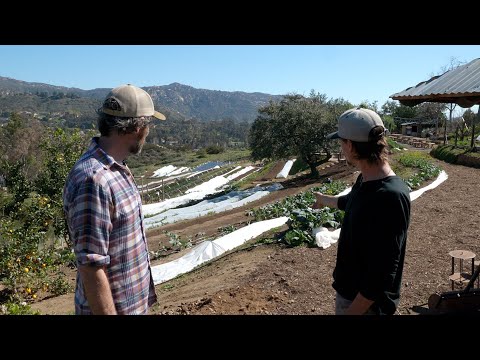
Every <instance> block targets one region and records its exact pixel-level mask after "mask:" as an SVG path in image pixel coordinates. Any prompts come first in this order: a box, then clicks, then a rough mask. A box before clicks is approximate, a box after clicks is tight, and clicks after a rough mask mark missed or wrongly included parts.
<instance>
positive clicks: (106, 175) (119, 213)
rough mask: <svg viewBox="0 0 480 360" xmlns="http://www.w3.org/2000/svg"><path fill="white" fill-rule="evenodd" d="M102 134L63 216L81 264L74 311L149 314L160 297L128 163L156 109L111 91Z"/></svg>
mask: <svg viewBox="0 0 480 360" xmlns="http://www.w3.org/2000/svg"><path fill="white" fill-rule="evenodd" d="M98 114H99V117H98V129H99V131H100V134H101V136H100V137H95V138H93V139H92V142H91V144H90V147H89V149H88V150H87V151H86V152H85V153H84V154H83V155H82V157H81V158H80V159H79V160H78V161H77V163H76V164H75V166H74V167H73V169H72V170H71V172H70V174H69V176H68V178H67V181H66V184H65V187H64V191H63V203H64V212H65V216H66V219H67V224H68V230H69V233H70V238H71V240H72V243H73V246H74V252H75V256H76V260H77V267H78V272H77V283H76V289H75V313H76V314H95V315H97V314H102V315H106V314H112V315H113V314H146V313H147V312H148V308H149V306H151V305H152V304H154V303H155V302H156V300H157V298H156V295H155V288H154V285H153V279H152V275H151V269H150V259H149V255H148V247H147V239H146V237H145V229H144V226H143V214H142V202H141V198H140V195H139V192H138V189H137V186H136V184H135V181H134V179H133V175H132V173H131V172H130V169H129V168H128V167H127V165H126V164H125V162H124V160H125V159H126V158H127V156H128V155H130V154H138V153H140V151H141V150H142V147H143V144H144V143H145V138H146V137H147V135H148V132H149V122H150V121H151V117H155V118H157V119H160V120H165V116H164V115H163V114H161V113H159V112H157V111H155V110H154V107H153V101H152V99H151V97H150V95H149V94H148V93H147V92H146V91H144V90H142V89H140V88H138V87H135V86H133V85H130V84H128V85H123V86H119V87H117V88H115V89H113V90H112V91H111V92H110V93H109V94H108V95H107V98H106V99H105V101H104V103H103V106H102V108H100V109H99V111H98Z"/></svg>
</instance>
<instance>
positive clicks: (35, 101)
mask: <svg viewBox="0 0 480 360" xmlns="http://www.w3.org/2000/svg"><path fill="white" fill-rule="evenodd" d="M143 89H145V90H146V91H147V92H148V93H149V94H150V95H151V96H152V99H153V101H154V103H155V106H156V107H157V108H158V110H159V111H163V112H164V113H165V114H166V115H167V116H169V118H170V119H172V120H177V119H178V120H180V119H191V118H195V119H197V120H202V121H213V120H223V119H232V120H233V121H235V122H242V121H248V122H252V121H253V120H254V119H255V117H256V116H257V109H258V108H259V107H260V106H263V105H266V104H267V103H268V102H269V100H278V99H280V98H281V96H279V95H269V94H264V93H258V92H256V93H246V92H240V91H235V92H229V91H217V90H206V89H197V88H194V87H191V86H187V85H182V84H179V83H173V84H169V85H163V86H148V87H144V88H143ZM108 91H109V89H107V88H97V89H92V90H82V89H78V88H69V87H64V86H55V85H49V84H42V83H34V82H26V81H20V80H16V79H11V78H7V77H1V76H0V114H2V116H5V114H8V113H10V112H12V111H16V112H19V111H29V112H32V113H40V114H41V115H43V116H48V115H51V114H52V113H58V114H64V113H70V114H76V115H79V116H81V115H85V116H86V117H90V116H93V115H94V110H95V109H97V108H98V107H99V106H100V105H101V101H102V99H103V98H104V97H105V95H106V94H107V93H108Z"/></svg>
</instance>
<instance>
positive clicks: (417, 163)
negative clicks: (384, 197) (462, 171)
mask: <svg viewBox="0 0 480 360" xmlns="http://www.w3.org/2000/svg"><path fill="white" fill-rule="evenodd" d="M398 161H399V162H400V163H401V164H402V165H403V166H406V167H410V168H417V169H419V170H420V171H419V172H417V173H415V174H414V175H412V176H410V177H409V178H407V179H404V181H405V183H406V184H407V186H408V187H409V188H410V190H413V189H416V188H418V187H419V186H420V185H421V183H422V182H424V181H426V180H429V179H432V178H434V177H436V176H438V174H439V173H440V171H441V169H440V168H439V167H438V166H436V165H435V164H433V163H432V162H431V161H429V160H428V156H427V155H426V154H424V153H421V152H418V151H417V152H414V151H412V152H408V153H404V154H402V156H400V158H399V159H398Z"/></svg>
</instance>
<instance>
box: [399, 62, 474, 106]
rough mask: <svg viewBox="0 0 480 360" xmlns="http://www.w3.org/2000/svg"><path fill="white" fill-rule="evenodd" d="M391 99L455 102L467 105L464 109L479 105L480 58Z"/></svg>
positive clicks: (410, 88)
mask: <svg viewBox="0 0 480 360" xmlns="http://www.w3.org/2000/svg"><path fill="white" fill-rule="evenodd" d="M390 98H392V99H394V100H401V101H400V102H402V100H407V101H408V100H423V101H432V102H454V103H458V104H459V105H460V106H464V105H465V106H464V107H471V106H473V105H474V104H478V103H480V58H478V59H475V60H472V61H470V62H469V63H468V64H465V65H462V66H459V67H458V68H456V69H453V70H449V71H447V72H446V73H444V74H442V75H440V76H434V77H432V78H431V79H429V80H427V81H422V82H421V83H419V84H417V85H416V86H414V87H409V88H407V89H405V90H403V91H401V92H398V93H396V94H393V95H391V96H390ZM459 100H460V101H459ZM420 102H422V101H416V103H420ZM412 103H415V101H413V102H412ZM469 104H470V105H469Z"/></svg>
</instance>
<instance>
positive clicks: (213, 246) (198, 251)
mask: <svg viewBox="0 0 480 360" xmlns="http://www.w3.org/2000/svg"><path fill="white" fill-rule="evenodd" d="M287 220H288V217H287V216H283V217H280V218H276V219H270V220H264V221H259V222H256V223H254V224H251V225H249V226H246V227H243V228H241V229H239V230H236V231H233V232H231V233H230V234H227V235H225V236H222V237H220V238H218V239H216V240H214V241H204V242H202V243H201V244H198V245H197V246H195V247H194V248H192V249H191V250H190V251H189V252H188V253H187V254H185V255H184V256H182V257H181V258H179V259H177V260H174V261H170V262H168V263H165V264H161V265H156V266H152V277H153V283H154V284H155V285H158V284H161V283H162V282H165V281H167V280H170V279H173V278H174V277H176V276H178V275H180V274H183V273H185V272H188V271H190V270H192V269H194V268H195V267H196V266H198V265H200V264H202V263H204V262H206V261H208V260H211V259H214V258H216V257H217V256H219V255H221V254H223V253H224V252H225V251H228V250H231V249H233V248H235V247H237V246H240V245H242V244H243V243H245V242H246V241H248V240H251V239H253V238H255V237H257V236H259V235H261V234H263V233H264V232H266V231H268V230H270V229H273V228H276V227H279V226H282V225H283V224H285V223H286V222H287Z"/></svg>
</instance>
